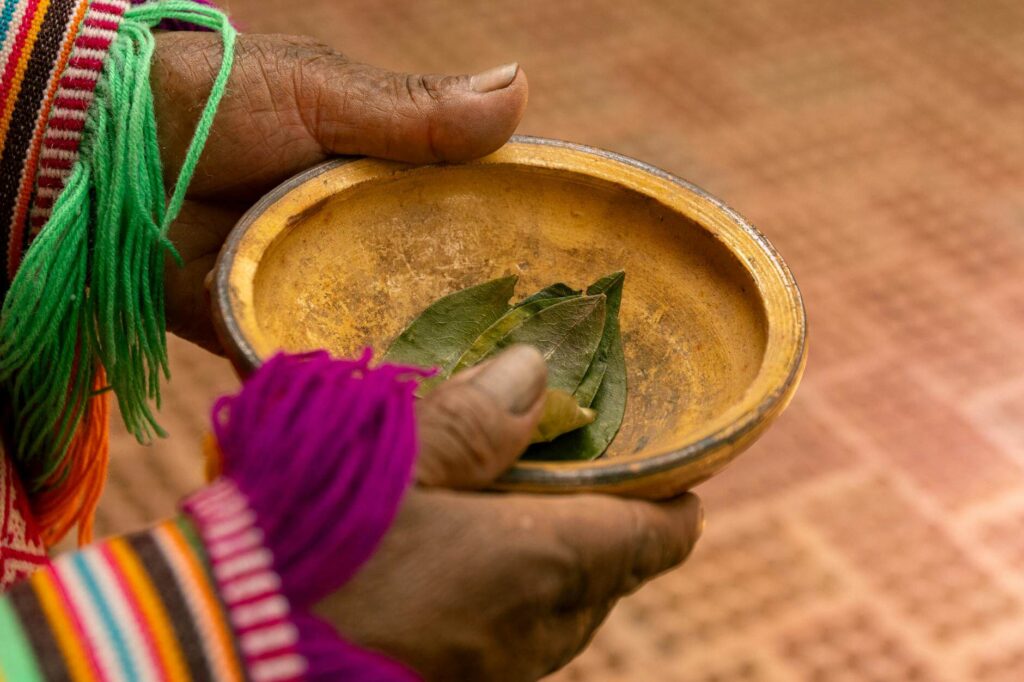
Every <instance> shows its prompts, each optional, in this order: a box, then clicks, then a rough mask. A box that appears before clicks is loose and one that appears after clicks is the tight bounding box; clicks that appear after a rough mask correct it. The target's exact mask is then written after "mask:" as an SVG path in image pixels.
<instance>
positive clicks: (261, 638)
mask: <svg viewBox="0 0 1024 682" xmlns="http://www.w3.org/2000/svg"><path fill="white" fill-rule="evenodd" d="M183 506H184V508H185V509H186V510H187V513H188V514H189V515H190V516H191V517H192V519H193V521H195V524H196V528H197V531H198V534H199V536H200V537H201V538H202V540H203V543H204V545H205V547H206V551H207V552H208V555H209V557H210V562H211V564H212V566H213V574H214V576H215V578H216V580H217V584H218V586H219V588H220V594H221V597H222V598H223V599H224V603H225V605H226V607H227V609H228V611H229V612H230V614H231V621H232V624H233V625H234V628H235V633H236V635H237V637H238V643H239V647H240V648H241V651H242V654H243V656H244V657H245V661H246V666H247V668H248V670H249V673H250V674H251V676H252V679H253V680H257V681H258V682H285V681H288V680H300V679H303V674H304V673H305V672H306V670H307V665H306V660H305V658H303V657H302V655H301V654H299V652H298V649H297V644H298V641H299V631H298V629H297V628H296V626H295V625H294V623H293V622H292V620H291V610H290V608H289V604H288V600H287V598H286V597H285V596H284V595H283V594H282V593H281V579H280V577H279V576H278V575H277V573H275V572H274V566H273V562H274V557H273V555H272V554H271V552H270V550H269V549H268V548H267V547H266V546H265V545H264V542H263V533H262V531H260V529H259V528H258V527H257V526H256V514H255V513H254V512H253V511H252V509H251V508H250V506H249V502H248V500H246V498H245V496H244V495H243V494H242V493H241V492H240V491H239V489H238V487H237V486H236V485H235V484H234V483H233V482H232V481H230V480H229V479H226V478H219V479H217V480H216V481H214V482H213V483H211V484H210V485H209V486H207V487H205V488H203V489H202V490H200V491H199V492H197V493H195V494H194V495H192V496H191V497H189V498H188V499H187V500H186V501H185V502H184V503H183Z"/></svg>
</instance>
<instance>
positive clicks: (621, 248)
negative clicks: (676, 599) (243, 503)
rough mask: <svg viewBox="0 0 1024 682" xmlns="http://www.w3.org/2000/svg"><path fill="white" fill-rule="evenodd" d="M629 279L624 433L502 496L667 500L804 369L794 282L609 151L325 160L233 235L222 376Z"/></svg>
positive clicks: (345, 350) (730, 450) (550, 465)
mask: <svg viewBox="0 0 1024 682" xmlns="http://www.w3.org/2000/svg"><path fill="white" fill-rule="evenodd" d="M620 269H621V270H625V271H626V281H625V288H624V293H623V300H622V310H621V314H620V319H621V325H622V330H623V342H624V346H625V352H626V366H627V372H628V383H629V396H628V402H627V407H626V415H625V419H624V421H623V425H622V430H621V432H620V433H619V435H618V437H617V438H616V439H615V441H614V442H613V444H612V446H611V448H610V449H609V450H608V452H607V453H606V454H605V456H603V457H601V458H599V459H597V460H594V461H586V462H520V463H519V464H517V465H516V466H515V467H514V468H512V469H511V470H510V471H509V472H508V473H507V474H506V475H505V476H504V477H503V478H502V479H501V480H500V481H499V483H498V486H497V487H499V488H502V489H515V490H526V491H534V492H575V491H584V490H588V491H600V492H610V493H617V494H625V495H630V496H639V497H648V498H664V497H669V496H672V495H675V494H678V493H679V492H681V491H683V490H687V489H689V488H691V487H692V486H694V485H696V484H697V483H699V482H701V481H703V480H705V479H707V478H708V477H710V476H712V475H714V474H715V473H717V472H719V471H720V470H722V469H723V468H724V467H725V466H726V465H727V464H729V462H731V461H732V460H733V458H735V457H736V456H737V455H738V454H739V453H740V452H742V451H743V450H744V449H745V448H746V447H748V446H749V445H750V444H751V443H753V442H754V440H755V439H756V438H757V437H758V436H759V435H760V434H761V433H762V432H763V431H764V430H765V428H767V427H768V425H769V424H770V423H771V422H772V421H773V420H774V419H775V418H776V417H777V416H778V415H779V414H780V413H781V412H782V410H783V409H784V408H785V406H786V405H787V404H788V402H789V400H790V399H791V397H792V396H793V393H794V391H795V390H796V387H797V384H798V383H799V380H800V376H801V373H802V371H803V366H804V362H805V357H806V346H805V332H806V319H805V314H804V307H803V303H802V301H801V297H800V292H799V289H798V288H797V285H796V282H795V281H794V280H793V277H792V275H791V273H790V271H789V269H788V268H787V267H786V265H785V264H784V263H783V261H782V259H781V258H780V257H779V255H778V253H777V252H776V251H775V249H774V248H773V247H772V246H771V244H769V243H768V241H767V240H766V239H765V238H764V236H762V235H761V234H760V233H759V232H757V231H756V230H755V229H754V228H753V227H751V226H750V225H749V224H748V223H747V222H746V221H745V220H744V219H743V218H741V217H740V216H739V215H738V214H736V213H735V212H734V211H732V210H731V209H729V208H727V207H726V206H725V205H724V204H722V203H721V202H720V201H718V200H717V199H715V198H714V197H712V196H710V195H708V194H707V193H706V192H704V191H702V190H700V189H698V188H697V187H695V186H693V185H691V184H690V183H688V182H685V181H683V180H680V179H679V178H676V177H674V176H672V175H670V174H668V173H665V172H663V171H660V170H658V169H656V168H652V167H651V166H648V165H646V164H643V163H640V162H638V161H634V160H632V159H628V158H625V157H622V156H619V155H616V154H612V153H609V152H604V151H600V150H596V149H591V148H587V147H582V146H579V145H573V144H568V143H565V142H558V141H553V140H543V139H536V138H523V137H517V138H514V139H513V140H512V141H511V142H510V143H509V144H507V145H506V146H505V147H503V148H502V149H500V150H498V151H497V152H495V153H494V154H491V155H490V156H487V157H485V158H483V159H480V160H478V161H473V162H471V163H465V164H459V165H432V166H410V165H406V164H401V163H394V162H387V161H380V160H374V159H364V158H360V159H338V160H333V161H329V162H327V163H324V164H321V165H319V166H317V167H315V168H312V169H310V170H308V171H306V172H305V173H303V174H301V175H299V176H297V177H295V178H293V179H291V180H289V181H287V182H286V183H284V184H283V185H281V186H280V187H278V188H277V189H275V190H273V191H272V192H270V193H269V194H268V195H267V196H266V197H264V198H263V199H262V200H260V201H259V203H257V204H256V205H255V206H254V207H253V208H252V209H251V210H250V211H249V212H248V213H247V214H246V215H245V216H244V217H243V218H242V220H241V221H240V222H239V223H238V225H237V226H236V227H235V228H234V231H233V232H232V233H231V236H230V237H229V239H228V243H227V246H226V247H225V250H224V251H223V252H222V254H221V256H220V259H219V261H218V264H217V270H216V280H215V288H214V305H215V312H216V319H217V322H218V326H219V330H218V331H219V333H220V335H221V337H222V341H223V343H224V345H225V347H226V348H227V351H228V354H229V356H230V357H231V359H232V362H233V363H234V365H235V367H236V368H237V369H238V371H239V372H240V373H241V374H243V375H244V374H246V373H248V372H251V371H252V370H253V369H254V368H255V367H257V366H258V365H259V363H260V362H261V360H262V359H264V358H267V357H269V356H270V355H272V354H273V353H274V352H275V351H277V350H288V351H303V350H310V349H315V348H326V349H328V350H330V351H331V352H332V353H334V354H337V355H340V356H352V355H356V354H358V353H359V352H360V351H361V350H362V349H363V348H365V347H366V346H370V347H373V348H375V349H377V350H378V351H383V350H384V349H385V348H387V346H388V344H389V343H390V341H391V340H392V339H393V338H394V337H395V336H396V335H397V334H398V333H399V332H400V331H401V330H402V328H403V327H405V325H407V324H408V323H409V322H410V321H411V320H412V319H413V318H414V317H415V316H416V315H417V314H418V313H419V312H420V311H421V310H422V309H423V308H424V307H426V306H427V305H429V304H430V303H431V302H432V301H434V300H435V299H436V298H438V297H440V296H441V295H443V294H446V293H450V292H451V291H454V290H457V289H460V288H463V287H467V286H471V285H474V284H478V283H480V282H483V281H485V280H488V279H492V278H495V277H499V276H502V275H506V274H513V273H514V274H518V275H519V278H520V280H519V289H518V291H517V293H518V294H522V295H526V294H528V293H530V292H532V291H535V290H537V289H540V288H541V287H543V286H546V285H548V284H551V283H552V282H555V281H565V282H567V283H568V284H570V285H573V286H575V287H577V288H579V287H582V286H585V285H586V283H587V282H590V281H592V280H594V279H596V278H597V277H599V276H601V275H604V274H606V273H608V272H612V271H615V270H620Z"/></svg>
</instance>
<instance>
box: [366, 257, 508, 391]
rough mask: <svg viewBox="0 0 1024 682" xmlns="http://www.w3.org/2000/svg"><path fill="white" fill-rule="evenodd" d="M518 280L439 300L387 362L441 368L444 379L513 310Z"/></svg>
mask: <svg viewBox="0 0 1024 682" xmlns="http://www.w3.org/2000/svg"><path fill="white" fill-rule="evenodd" d="M518 279H519V278H518V277H516V276H514V275H513V276H510V277H502V278H501V279H495V280H492V281H490V282H485V283H483V284H478V285H477V286H474V287H469V288H468V289H462V290H460V291H456V292H454V293H452V294H448V295H447V296H445V297H443V298H440V299H438V300H437V301H435V302H434V303H432V304H431V305H430V307H428V308H427V309H426V310H424V311H423V312H422V313H420V315H419V317H417V318H416V319H415V320H413V321H412V323H411V324H410V325H409V326H408V327H406V329H405V331H403V332H402V333H401V334H400V335H399V336H398V338H396V339H395V340H394V341H393V342H392V344H391V347H390V348H388V350H387V352H386V353H385V354H384V358H383V360H384V361H385V362H391V363H395V364H403V365H413V366H416V367H437V368H439V369H440V372H439V377H438V378H436V379H435V380H440V379H443V378H444V377H447V376H448V375H449V374H450V373H451V369H452V367H453V366H454V365H455V362H456V361H457V360H458V359H459V356H461V355H462V354H463V353H464V352H465V351H466V349H467V348H469V347H470V346H471V345H472V344H473V341H474V340H475V339H476V338H477V337H478V336H480V334H481V333H483V331H484V330H485V329H487V328H488V327H490V326H491V325H492V324H494V322H495V321H496V320H498V319H499V318H500V317H501V316H502V315H504V314H505V313H506V312H508V310H509V303H508V302H509V299H510V298H512V294H513V292H514V291H515V286H516V282H517V281H518Z"/></svg>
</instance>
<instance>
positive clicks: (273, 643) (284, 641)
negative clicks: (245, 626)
mask: <svg viewBox="0 0 1024 682" xmlns="http://www.w3.org/2000/svg"><path fill="white" fill-rule="evenodd" d="M297 641H299V631H298V629H296V627H295V626H294V625H292V624H291V623H280V624H278V625H273V626H271V627H267V628H259V629H256V630H250V631H249V632H246V633H245V634H243V635H242V636H241V637H239V638H238V643H239V646H241V648H242V651H243V652H245V654H246V655H247V656H259V655H261V654H266V653H269V652H271V651H276V650H278V649H284V648H286V647H290V646H293V645H294V644H295V643H296V642H297Z"/></svg>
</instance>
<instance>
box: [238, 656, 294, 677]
mask: <svg viewBox="0 0 1024 682" xmlns="http://www.w3.org/2000/svg"><path fill="white" fill-rule="evenodd" d="M306 667H307V666H306V659H305V658H303V657H302V656H299V655H298V654H288V655H287V656H277V657H275V658H271V659H269V660H266V661H257V662H256V663H254V664H253V665H252V667H251V668H250V669H249V674H250V675H251V676H252V679H253V682H277V681H278V680H294V679H295V678H297V677H300V676H301V675H302V674H303V673H304V672H306Z"/></svg>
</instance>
